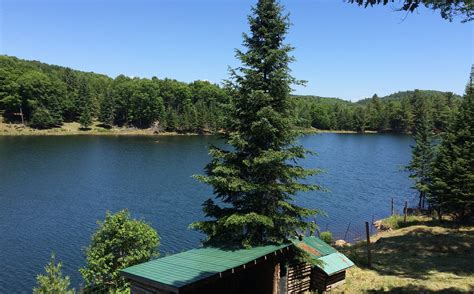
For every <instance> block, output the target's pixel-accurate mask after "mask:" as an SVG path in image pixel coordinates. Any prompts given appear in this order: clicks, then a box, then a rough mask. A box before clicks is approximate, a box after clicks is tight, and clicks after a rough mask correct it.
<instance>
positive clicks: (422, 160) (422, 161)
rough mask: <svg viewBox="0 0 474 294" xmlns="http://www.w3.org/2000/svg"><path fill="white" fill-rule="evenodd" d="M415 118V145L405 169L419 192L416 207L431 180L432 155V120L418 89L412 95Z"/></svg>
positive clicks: (423, 197)
mask: <svg viewBox="0 0 474 294" xmlns="http://www.w3.org/2000/svg"><path fill="white" fill-rule="evenodd" d="M413 101H414V109H415V112H416V115H415V117H416V120H415V126H414V131H413V132H414V133H413V135H414V138H415V145H414V146H412V158H411V161H410V164H409V165H408V166H407V169H408V170H409V171H410V178H412V179H413V180H414V181H415V186H414V188H415V189H416V190H418V192H419V202H418V208H420V209H421V208H423V207H424V203H425V199H426V193H427V192H428V186H429V184H430V182H431V165H432V161H433V156H434V150H433V146H432V142H433V139H432V129H433V127H432V122H431V118H430V113H429V112H428V106H427V101H426V99H424V98H423V97H420V96H419V94H418V91H415V93H414V95H413Z"/></svg>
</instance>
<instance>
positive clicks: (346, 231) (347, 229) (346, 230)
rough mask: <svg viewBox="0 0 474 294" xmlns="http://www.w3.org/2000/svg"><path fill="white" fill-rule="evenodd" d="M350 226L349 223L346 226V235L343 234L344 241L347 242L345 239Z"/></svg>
mask: <svg viewBox="0 0 474 294" xmlns="http://www.w3.org/2000/svg"><path fill="white" fill-rule="evenodd" d="M350 226H351V223H350V222H349V224H348V225H347V229H346V233H345V234H344V241H347V240H346V237H347V233H348V232H349V228H350Z"/></svg>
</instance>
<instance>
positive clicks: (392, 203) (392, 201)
mask: <svg viewBox="0 0 474 294" xmlns="http://www.w3.org/2000/svg"><path fill="white" fill-rule="evenodd" d="M391 215H393V197H392V214H391Z"/></svg>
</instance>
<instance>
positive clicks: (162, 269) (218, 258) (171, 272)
mask: <svg viewBox="0 0 474 294" xmlns="http://www.w3.org/2000/svg"><path fill="white" fill-rule="evenodd" d="M289 245H290V244H283V245H279V246H276V245H267V246H260V247H254V248H251V249H240V250H223V249H219V248H212V247H207V248H199V249H192V250H189V251H186V252H182V253H178V254H175V255H171V256H166V257H162V258H158V259H155V260H152V261H149V262H145V263H142V264H138V265H135V266H131V267H128V268H125V269H123V270H122V272H123V273H125V274H129V275H133V276H138V277H141V278H145V279H148V280H151V281H154V282H158V283H162V284H166V285H169V286H172V287H175V288H180V287H183V286H185V285H188V284H190V283H193V282H196V281H199V280H202V279H205V278H208V277H210V276H213V275H215V274H218V273H221V272H224V271H226V270H230V269H233V268H236V267H239V266H242V265H244V264H246V263H249V262H251V261H253V260H255V259H257V258H260V257H263V256H265V255H267V254H270V253H273V252H275V251H277V250H279V249H283V248H286V247H288V246H289Z"/></svg>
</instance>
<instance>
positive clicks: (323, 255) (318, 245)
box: [292, 236, 354, 275]
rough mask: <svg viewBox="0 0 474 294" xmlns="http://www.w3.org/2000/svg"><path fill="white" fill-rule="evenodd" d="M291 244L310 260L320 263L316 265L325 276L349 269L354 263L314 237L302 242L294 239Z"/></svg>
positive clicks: (304, 239) (306, 238) (305, 238)
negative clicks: (310, 258) (306, 254)
mask: <svg viewBox="0 0 474 294" xmlns="http://www.w3.org/2000/svg"><path fill="white" fill-rule="evenodd" d="M292 243H293V244H294V245H295V246H296V247H298V248H300V249H302V250H304V251H305V252H306V253H308V254H309V255H310V256H311V257H312V258H314V259H318V260H320V261H322V263H321V264H318V265H317V267H319V268H320V269H321V270H323V271H324V272H325V273H326V274H327V275H333V274H335V273H338V272H341V271H343V270H346V269H347V268H350V267H351V266H353V265H354V263H353V262H352V261H351V260H350V259H349V258H347V257H346V256H345V255H344V254H341V253H339V252H338V251H337V250H336V249H334V248H333V247H331V246H330V245H328V244H327V243H325V242H324V241H323V240H321V239H319V238H316V237H314V236H310V237H304V238H303V239H302V240H299V239H294V240H292Z"/></svg>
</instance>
